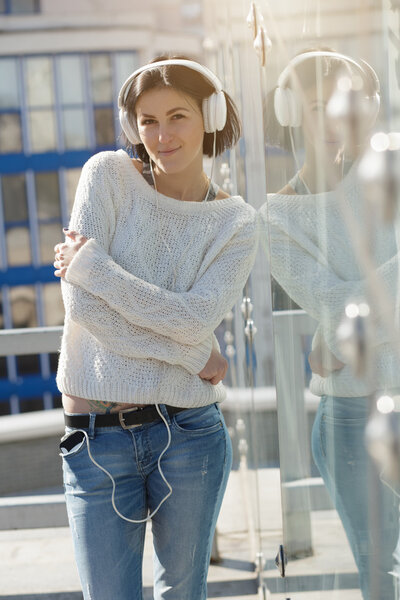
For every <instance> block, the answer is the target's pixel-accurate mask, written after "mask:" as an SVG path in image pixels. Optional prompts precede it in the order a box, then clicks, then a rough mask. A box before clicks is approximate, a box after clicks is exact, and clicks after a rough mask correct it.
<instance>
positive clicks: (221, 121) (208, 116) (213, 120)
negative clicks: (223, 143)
mask: <svg viewBox="0 0 400 600" xmlns="http://www.w3.org/2000/svg"><path fill="white" fill-rule="evenodd" d="M202 112H203V121H204V129H205V131H206V133H214V132H215V131H222V129H223V128H224V127H225V124H226V116H227V106H226V98H225V94H224V92H222V91H221V92H215V93H214V94H211V96H209V97H208V98H204V99H203V102H202Z"/></svg>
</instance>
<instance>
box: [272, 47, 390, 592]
mask: <svg viewBox="0 0 400 600" xmlns="http://www.w3.org/2000/svg"><path fill="white" fill-rule="evenodd" d="M343 77H347V78H348V81H349V82H350V81H352V80H354V79H355V78H357V86H358V88H359V89H358V91H357V94H356V98H357V99H358V100H359V101H360V103H361V104H360V105H361V106H362V107H363V109H360V108H359V109H358V111H357V112H356V116H355V118H354V119H353V121H350V118H351V116H352V115H351V114H350V113H349V114H348V121H349V122H348V125H349V129H347V130H346V127H345V126H344V125H345V124H346V123H345V118H342V121H339V120H338V119H337V118H335V119H333V118H332V115H333V114H334V113H335V110H334V109H335V106H334V105H333V101H334V94H335V93H337V89H338V87H337V84H338V80H340V78H343ZM360 80H361V82H362V86H361V87H360V85H359V84H360ZM300 82H301V83H300ZM343 83H344V82H343V79H342V84H343ZM339 87H340V86H339ZM342 87H345V86H342ZM287 90H289V92H288V97H286V91H287ZM339 91H340V90H339ZM292 92H293V95H291V94H292ZM349 100H350V98H349ZM285 101H286V105H285ZM338 105H339V106H340V102H338V104H337V105H336V106H338ZM348 106H349V107H350V109H351V104H350V103H349V105H348ZM378 107H379V83H378V81H377V77H376V75H375V73H374V71H373V70H372V68H371V67H370V66H369V65H367V64H366V63H364V62H363V61H359V62H356V61H354V60H353V59H352V58H350V57H346V56H344V55H341V54H337V53H335V52H332V51H325V50H322V51H318V50H317V51H309V52H304V53H302V54H300V55H298V56H296V57H295V58H294V59H293V60H292V62H291V64H290V65H289V66H288V68H287V69H285V71H284V72H283V73H282V75H281V76H280V78H279V83H278V92H277V93H275V116H276V119H277V120H278V122H279V123H280V125H283V126H285V127H288V129H289V133H290V134H291V135H289V136H288V137H287V139H288V141H289V148H291V149H292V150H293V151H294V154H295V158H297V155H298V154H299V153H298V152H297V148H296V144H295V141H294V137H293V132H292V131H291V128H294V127H298V128H300V130H301V133H302V137H303V142H304V162H303V163H302V164H301V165H300V164H299V165H298V168H297V172H296V174H295V176H294V177H293V178H292V179H291V180H290V181H289V183H288V184H287V185H286V186H285V187H284V188H283V189H282V190H281V191H280V192H278V193H277V194H271V195H270V196H269V198H268V202H267V203H266V204H265V205H264V206H263V207H262V209H261V214H262V216H263V218H264V220H265V223H266V225H267V230H268V236H269V238H268V240H269V246H268V248H267V251H268V252H269V254H270V257H271V271H272V274H273V276H274V277H275V279H276V280H277V281H278V283H279V284H280V285H281V286H282V287H283V288H284V289H285V290H286V292H287V293H288V295H289V296H290V297H291V298H292V299H293V300H294V301H295V302H296V303H297V304H298V305H299V306H300V307H301V308H303V309H304V310H306V311H307V312H308V313H309V314H310V315H311V316H312V317H314V318H315V319H316V321H317V323H318V327H317V331H316V334H315V336H314V339H313V345H312V351H311V353H310V356H309V363H310V366H311V369H312V378H311V383H310V389H311V391H312V392H313V393H314V394H316V395H318V396H320V397H321V402H320V405H319V408H318V412H317V415H316V419H315V422H314V426H313V431H312V450H313V456H314V460H315V462H316V464H317V466H318V468H319V470H320V473H321V475H322V477H323V479H324V482H325V484H326V486H327V489H328V491H329V493H330V495H331V497H332V500H333V502H334V504H335V506H336V508H337V510H338V513H339V515H340V518H341V520H342V522H343V525H344V528H345V531H346V534H347V537H348V539H349V543H350V546H351V549H352V552H353V554H354V558H355V561H356V564H357V567H358V570H359V574H360V587H361V590H362V593H363V598H364V599H365V600H372V599H373V600H382V599H385V600H392V599H393V598H394V589H393V580H392V577H391V575H389V574H388V572H389V571H390V570H391V569H392V567H393V558H392V553H393V550H394V548H395V545H396V539H397V529H398V527H397V524H396V523H397V516H396V514H397V499H396V497H395V496H394V495H393V494H392V493H391V492H390V490H389V489H388V488H387V487H386V486H384V485H382V484H381V483H380V482H379V479H378V474H377V473H376V469H374V466H373V465H372V464H371V461H370V459H369V456H368V453H367V450H366V448H365V442H364V434H365V427H366V424H367V420H368V416H369V411H370V398H372V397H373V395H374V394H379V393H382V392H389V391H391V390H392V391H393V390H396V389H398V388H399V387H400V379H399V370H398V366H397V364H398V361H397V356H396V352H395V351H394V349H393V346H392V345H391V342H390V332H388V331H387V330H386V328H385V326H384V325H383V323H382V322H380V321H379V314H377V311H376V310H375V309H376V306H375V305H374V304H371V317H374V318H376V323H378V324H379V326H378V328H377V329H376V331H375V335H374V337H373V339H371V340H369V341H368V344H369V346H370V347H371V348H372V351H373V352H374V357H375V361H374V370H375V372H374V373H371V371H369V372H367V373H366V374H365V376H364V377H361V376H357V375H356V374H355V373H354V371H353V369H352V366H351V365H350V364H349V361H348V359H347V358H346V356H345V355H344V354H343V352H342V348H341V346H340V343H339V341H338V338H337V328H338V326H339V324H340V322H341V319H342V318H343V316H344V312H345V308H346V305H347V304H349V303H350V302H369V295H368V292H367V285H366V281H365V276H363V273H362V269H361V267H360V263H359V260H358V256H357V254H356V252H355V250H354V246H353V244H354V237H353V233H354V232H353V228H352V226H351V224H350V227H349V223H356V225H357V227H361V228H363V227H364V231H367V228H366V224H367V223H368V219H369V218H370V212H369V211H368V209H366V206H365V203H364V201H363V196H362V190H361V186H360V182H359V181H358V178H357V165H358V158H359V156H361V154H362V152H363V150H364V148H365V147H366V142H367V140H368V139H369V133H370V130H371V128H372V126H373V123H374V122H375V118H376V115H377V110H378ZM364 109H365V110H364ZM353 115H354V113H353ZM342 117H343V115H342ZM339 125H340V126H339ZM350 134H352V135H350ZM343 209H344V210H345V211H347V213H346V214H347V217H348V218H349V217H350V219H349V220H348V221H347V222H346V219H345V217H344V214H343ZM375 225H376V226H375V227H374V229H373V231H372V232H371V236H370V238H369V242H370V247H371V248H374V256H373V259H374V261H375V264H376V267H377V269H376V272H377V275H378V276H379V277H380V278H381V280H382V281H383V282H384V283H385V284H387V285H388V289H389V290H390V289H394V286H393V283H394V281H395V278H396V277H397V276H396V272H397V260H398V259H397V248H396V239H395V235H394V230H393V227H392V226H391V225H385V224H382V223H381V224H378V223H375ZM377 397H378V396H377ZM372 473H374V475H373V477H372V479H370V476H371V475H372ZM374 478H375V479H374ZM373 481H377V482H378V485H376V486H374V488H373V489H374V494H371V488H370V487H369V486H371V485H374V484H373V483H371V482H373ZM371 508H372V510H371ZM377 512H378V513H379V514H378V515H377ZM374 519H375V520H374Z"/></svg>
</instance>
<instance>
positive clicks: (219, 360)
mask: <svg viewBox="0 0 400 600" xmlns="http://www.w3.org/2000/svg"><path fill="white" fill-rule="evenodd" d="M227 370H228V361H227V360H226V359H225V358H224V357H223V356H222V355H221V354H220V353H219V352H218V350H217V349H216V348H213V349H212V350H211V354H210V358H209V359H208V362H207V364H206V366H205V367H204V369H203V370H202V371H200V373H199V374H198V375H199V377H200V378H201V379H206V380H207V381H209V382H210V383H212V384H213V385H217V383H219V382H220V381H222V380H223V379H224V377H225V375H226V372H227Z"/></svg>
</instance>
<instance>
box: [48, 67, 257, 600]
mask: <svg viewBox="0 0 400 600" xmlns="http://www.w3.org/2000/svg"><path fill="white" fill-rule="evenodd" d="M119 106H120V119H121V125H122V127H123V129H124V132H125V133H126V135H127V137H128V140H129V142H130V144H131V145H133V149H134V152H135V155H136V156H138V157H139V158H140V160H139V159H132V158H130V156H129V155H128V154H127V153H126V152H125V151H123V150H118V151H117V152H101V153H99V154H96V155H95V156H93V157H92V158H91V159H90V160H89V161H88V162H87V163H86V165H85V166H84V168H83V170H82V175H81V178H80V182H79V186H78V189H77V194H76V199H75V204H74V207H73V211H72V216H71V221H70V225H69V231H68V230H67V232H66V235H67V236H68V237H67V242H66V243H65V244H57V246H56V248H55V250H56V261H55V263H54V264H55V266H56V269H57V271H56V274H57V275H58V276H60V277H62V291H63V299H64V304H65V309H66V317H65V326H64V335H63V342H62V348H61V355H60V362H59V368H58V373H57V383H58V387H59V389H60V390H61V391H62V393H63V405H64V409H65V420H66V425H67V429H66V435H65V436H64V438H63V440H62V441H61V445H60V448H61V453H62V456H63V470H64V482H65V491H66V500H67V508H68V514H69V519H70V524H71V531H72V535H73V540H74V546H75V553H76V559H77V563H78V569H79V573H80V577H81V581H82V587H83V591H84V597H85V599H86V600H89V599H96V600H112V599H115V600H128V599H129V600H134V599H135V600H136V599H140V598H142V593H143V590H142V580H141V570H142V556H143V546H144V539H145V527H146V521H147V520H149V519H150V518H151V521H152V533H153V541H154V550H155V552H154V571H155V576H154V577H155V582H154V598H157V600H161V599H162V598H176V599H177V598H182V599H185V600H186V599H194V598H196V599H199V600H200V599H205V598H206V579H207V571H208V565H209V559H210V553H211V545H212V538H213V532H214V528H215V523H216V519H217V515H218V512H219V509H220V506H221V502H222V497H223V494H224V490H225V486H226V482H227V478H228V473H229V469H230V464H231V445H230V440H229V435H228V433H227V430H226V427H225V424H224V420H223V417H222V414H221V411H220V408H219V402H221V401H222V400H223V399H224V397H225V395H226V391H225V389H224V386H223V384H222V379H223V378H224V376H225V374H226V368H227V363H226V361H225V359H224V358H223V357H222V356H221V355H220V353H219V348H218V342H217V340H216V338H215V336H214V334H213V332H214V330H215V328H216V327H217V326H218V325H219V324H220V322H221V321H222V319H223V318H224V316H225V315H226V313H227V312H228V311H229V310H230V309H231V308H232V306H233V304H234V303H235V301H236V299H237V297H238V296H239V295H240V293H241V291H242V289H243V286H244V284H245V282H246V279H247V277H248V275H249V272H250V269H251V266H252V263H253V262H254V259H255V253H256V246H257V237H258V235H257V231H258V220H257V219H258V218H257V213H256V212H255V210H254V209H253V208H252V207H250V206H249V205H248V204H246V203H245V202H244V201H243V199H242V198H241V197H239V196H231V197H230V196H228V195H227V194H225V193H224V192H223V191H222V190H219V189H218V186H216V185H215V184H214V183H213V182H212V181H211V180H210V179H209V178H208V177H207V175H206V173H205V172H204V170H203V156H204V154H205V155H208V156H210V157H211V156H214V155H215V154H220V153H221V152H223V151H224V150H225V148H229V147H231V146H232V145H233V144H234V143H235V142H236V141H237V139H238V137H239V133H240V124H239V121H238V117H237V113H236V109H235V107H234V105H233V103H232V101H231V99H230V98H229V96H228V95H227V94H225V92H223V91H222V89H221V84H220V83H219V81H218V79H217V78H216V77H215V76H214V75H213V73H211V72H210V71H209V70H208V69H206V68H205V67H202V66H201V65H199V64H198V63H196V62H192V61H188V60H186V59H172V60H170V59H167V60H165V59H164V58H163V57H161V60H160V59H159V60H158V62H153V63H151V64H149V65H146V66H145V67H143V68H142V69H139V70H138V71H135V73H133V74H132V75H131V76H130V77H129V78H128V80H127V81H126V82H125V84H124V85H123V87H122V89H121V92H120V96H119Z"/></svg>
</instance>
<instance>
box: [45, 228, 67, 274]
mask: <svg viewBox="0 0 400 600" xmlns="http://www.w3.org/2000/svg"><path fill="white" fill-rule="evenodd" d="M39 237H40V242H39V243H40V259H41V262H42V263H43V264H53V262H54V246H55V245H56V244H58V243H59V242H62V241H64V235H63V233H62V228H61V224H49V225H39Z"/></svg>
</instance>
